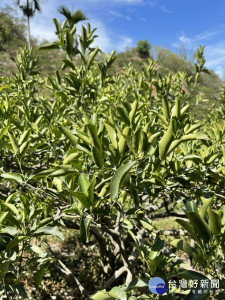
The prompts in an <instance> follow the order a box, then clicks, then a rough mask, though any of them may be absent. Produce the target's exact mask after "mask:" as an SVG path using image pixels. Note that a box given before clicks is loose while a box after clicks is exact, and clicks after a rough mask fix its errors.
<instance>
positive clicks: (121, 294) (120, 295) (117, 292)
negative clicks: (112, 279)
mask: <svg viewBox="0 0 225 300" xmlns="http://www.w3.org/2000/svg"><path fill="white" fill-rule="evenodd" d="M125 290H126V286H116V287H114V288H112V289H111V290H110V291H109V295H110V296H112V297H114V299H118V300H127V295H126V292H125Z"/></svg>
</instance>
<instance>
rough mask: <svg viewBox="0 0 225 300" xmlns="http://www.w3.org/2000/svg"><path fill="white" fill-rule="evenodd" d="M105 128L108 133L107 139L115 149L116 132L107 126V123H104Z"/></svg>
mask: <svg viewBox="0 0 225 300" xmlns="http://www.w3.org/2000/svg"><path fill="white" fill-rule="evenodd" d="M105 128H106V130H107V132H108V135H109V139H110V141H111V143H112V145H113V147H115V148H116V149H117V139H116V132H115V130H114V129H113V128H112V126H110V125H108V124H107V123H105Z"/></svg>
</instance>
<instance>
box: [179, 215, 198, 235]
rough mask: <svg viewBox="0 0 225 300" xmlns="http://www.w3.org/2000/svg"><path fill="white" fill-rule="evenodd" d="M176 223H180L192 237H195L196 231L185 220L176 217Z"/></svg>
mask: <svg viewBox="0 0 225 300" xmlns="http://www.w3.org/2000/svg"><path fill="white" fill-rule="evenodd" d="M175 221H176V222H177V223H178V224H180V225H181V226H182V227H183V228H184V229H185V230H187V232H188V233H189V234H190V235H191V236H192V238H194V239H196V238H197V237H196V233H195V230H194V228H193V226H192V225H191V224H190V223H188V222H187V221H184V220H182V219H176V220H175Z"/></svg>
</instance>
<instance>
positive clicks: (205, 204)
mask: <svg viewBox="0 0 225 300" xmlns="http://www.w3.org/2000/svg"><path fill="white" fill-rule="evenodd" d="M201 200H202V202H203V205H202V206H201V207H200V209H199V215H200V216H201V217H202V219H205V216H206V213H207V209H208V207H210V205H211V204H212V202H213V197H211V198H209V200H206V199H204V198H203V197H201Z"/></svg>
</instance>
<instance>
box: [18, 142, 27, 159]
mask: <svg viewBox="0 0 225 300" xmlns="http://www.w3.org/2000/svg"><path fill="white" fill-rule="evenodd" d="M29 147H30V141H26V142H24V143H23V144H22V145H21V146H20V148H19V156H20V158H22V157H24V155H25V154H26V152H27V150H28V148H29Z"/></svg>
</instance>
